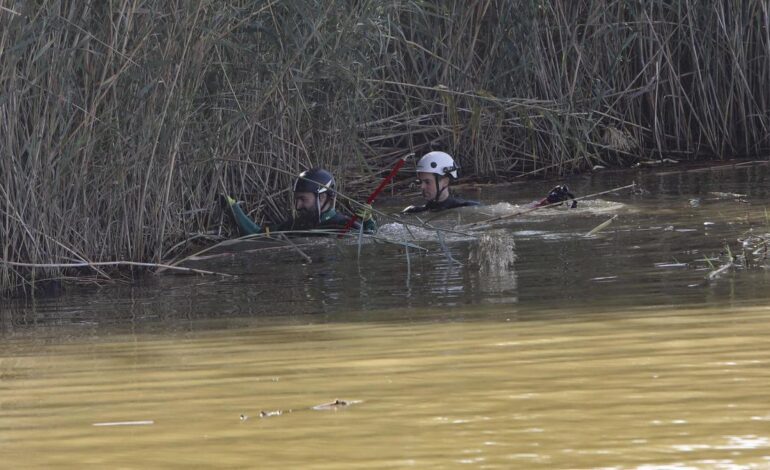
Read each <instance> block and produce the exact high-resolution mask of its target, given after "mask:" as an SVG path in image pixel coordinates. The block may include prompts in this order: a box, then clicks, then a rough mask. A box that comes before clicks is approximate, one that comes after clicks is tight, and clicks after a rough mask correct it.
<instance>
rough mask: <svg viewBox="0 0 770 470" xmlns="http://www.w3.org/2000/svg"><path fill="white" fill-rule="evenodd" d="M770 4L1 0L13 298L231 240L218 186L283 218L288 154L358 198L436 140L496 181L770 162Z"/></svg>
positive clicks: (291, 166) (2, 278) (293, 166)
mask: <svg viewBox="0 0 770 470" xmlns="http://www.w3.org/2000/svg"><path fill="white" fill-rule="evenodd" d="M769 8H770V7H768V3H767V2H766V1H765V0H746V1H743V2H697V1H695V0H677V1H667V0H648V1H639V0H634V1H632V0H614V1H613V0H580V1H573V0H540V1H535V0H529V1H503V0H447V1H444V2H423V1H420V0H412V1H409V0H356V1H354V0H323V1H322V0H294V1H291V2H285V1H276V0H265V1H261V2H253V1H246V0H240V1H239V0H234V1H224V0H193V1H187V0H184V1H183V0H164V1H160V0H115V1H111V2H74V1H64V0H40V1H37V2H18V1H10V0H0V129H2V131H1V135H2V139H0V159H1V160H0V250H1V251H2V253H1V254H0V256H2V261H3V263H0V292H2V293H4V294H7V293H9V292H11V291H13V290H14V289H15V288H17V287H20V286H21V287H24V286H29V285H30V284H31V283H34V282H35V280H36V279H41V278H46V279H48V278H56V277H62V276H64V275H70V274H72V273H71V269H70V268H67V269H69V270H65V269H64V268H61V267H59V266H60V265H63V264H78V265H88V266H91V268H88V269H89V271H88V273H89V275H92V274H94V271H93V269H98V271H97V274H98V275H99V276H102V277H108V276H110V273H109V272H106V271H102V270H101V268H97V266H102V265H100V264H97V263H110V262H118V261H121V262H123V261H125V262H133V263H157V264H160V263H162V261H163V260H164V258H165V257H167V256H170V255H173V254H174V253H169V251H170V249H171V248H172V247H179V249H183V248H184V247H185V246H186V244H187V243H188V241H189V240H192V239H194V238H198V239H200V238H206V237H210V238H214V239H216V238H217V237H220V236H223V235H224V236H226V235H228V234H227V233H226V232H224V233H223V232H222V231H221V214H220V213H219V211H217V210H216V209H215V207H216V206H215V202H214V201H215V199H216V195H217V194H218V193H220V192H223V191H227V192H229V193H231V194H233V195H237V196H238V197H239V198H240V199H243V200H245V201H247V203H248V205H249V207H251V208H252V210H253V214H254V215H255V216H256V217H266V218H272V219H279V218H281V212H282V208H283V207H285V206H286V203H287V201H288V198H289V193H288V191H287V188H288V187H289V185H290V180H291V178H290V177H289V176H288V175H286V174H285V173H281V172H277V171H275V170H274V168H281V169H283V170H287V171H289V172H292V173H295V172H299V171H300V170H302V169H305V168H307V167H310V166H326V167H328V168H330V169H331V170H333V171H335V172H336V173H337V175H339V176H340V178H339V179H340V184H341V189H342V190H343V191H347V192H348V193H349V194H351V195H353V196H360V195H362V194H366V192H367V191H368V190H371V189H372V188H373V187H374V186H375V185H376V183H377V180H378V178H380V177H381V176H382V175H384V174H386V173H387V171H388V170H389V168H390V166H391V165H392V164H393V163H394V162H395V160H396V158H398V157H399V156H401V155H403V154H404V153H406V152H416V153H417V154H418V155H419V154H420V153H422V152H424V151H427V150H429V149H445V150H448V151H450V152H452V153H453V154H454V155H456V156H457V157H458V159H459V162H460V164H461V165H462V167H463V172H464V174H465V175H476V176H479V177H485V176H494V177H498V178H509V177H516V176H521V175H538V176H548V175H555V174H564V173H571V172H577V171H582V170H585V169H588V168H591V167H593V166H594V165H597V164H601V165H605V166H608V165H619V166H623V165H629V164H632V163H634V162H636V161H637V160H638V159H640V158H645V159H649V158H663V157H664V156H666V157H672V156H673V157H676V158H680V159H696V158H712V159H721V158H725V157H754V158H766V156H767V154H768V149H770V133H769V132H768V120H769V119H770V113H769V111H768V110H770V87H768V86H767V84H768V83H770V32H769V30H770V20H769V19H768V18H769V17H770V14H769V12H768V9H769ZM239 162H251V163H258V164H259V165H250V164H242V163H239ZM404 171H405V172H408V171H409V169H408V168H407V169H405V170H404ZM172 251H173V250H172ZM10 263H16V264H10ZM24 265H26V266H24ZM29 266H34V267H29ZM105 269H106V268H105ZM75 274H77V273H75Z"/></svg>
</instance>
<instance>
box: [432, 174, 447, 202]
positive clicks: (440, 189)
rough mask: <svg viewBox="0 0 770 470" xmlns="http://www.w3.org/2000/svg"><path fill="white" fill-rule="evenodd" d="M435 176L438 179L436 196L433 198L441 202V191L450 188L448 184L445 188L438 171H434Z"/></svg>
mask: <svg viewBox="0 0 770 470" xmlns="http://www.w3.org/2000/svg"><path fill="white" fill-rule="evenodd" d="M433 177H434V178H435V179H436V196H435V197H434V198H433V201H435V202H439V197H440V196H441V193H443V192H444V190H445V189H447V188H448V186H444V187H443V188H442V187H441V185H440V184H439V181H440V180H441V176H440V175H439V174H438V173H433Z"/></svg>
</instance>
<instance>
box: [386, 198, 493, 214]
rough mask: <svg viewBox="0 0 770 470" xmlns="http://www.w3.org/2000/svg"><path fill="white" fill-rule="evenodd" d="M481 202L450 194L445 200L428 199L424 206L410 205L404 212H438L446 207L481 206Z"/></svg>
mask: <svg viewBox="0 0 770 470" xmlns="http://www.w3.org/2000/svg"><path fill="white" fill-rule="evenodd" d="M479 205H481V203H479V202H478V201H468V200H466V199H461V198H459V197H452V196H449V197H448V198H446V199H444V200H443V201H428V202H427V203H426V204H425V205H422V206H409V207H407V208H406V209H404V210H403V211H401V212H402V213H403V214H415V213H417V212H425V211H430V212H438V211H443V210H446V209H454V208H455V207H467V206H479Z"/></svg>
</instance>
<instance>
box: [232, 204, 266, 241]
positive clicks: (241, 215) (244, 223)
mask: <svg viewBox="0 0 770 470" xmlns="http://www.w3.org/2000/svg"><path fill="white" fill-rule="evenodd" d="M230 209H232V210H233V216H234V217H235V223H237V224H238V228H240V229H241V231H242V232H243V233H244V234H246V235H253V234H255V233H261V232H262V227H261V226H260V225H259V224H257V223H254V221H253V220H251V219H250V218H249V217H248V216H247V215H246V213H245V212H243V209H241V206H239V205H238V204H233V205H231V206H230Z"/></svg>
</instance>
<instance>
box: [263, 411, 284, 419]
mask: <svg viewBox="0 0 770 470" xmlns="http://www.w3.org/2000/svg"><path fill="white" fill-rule="evenodd" d="M283 413H284V411H283V410H273V411H260V412H259V417H260V418H272V417H273V416H281V415H282V414H283ZM287 413H291V410H288V411H287Z"/></svg>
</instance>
